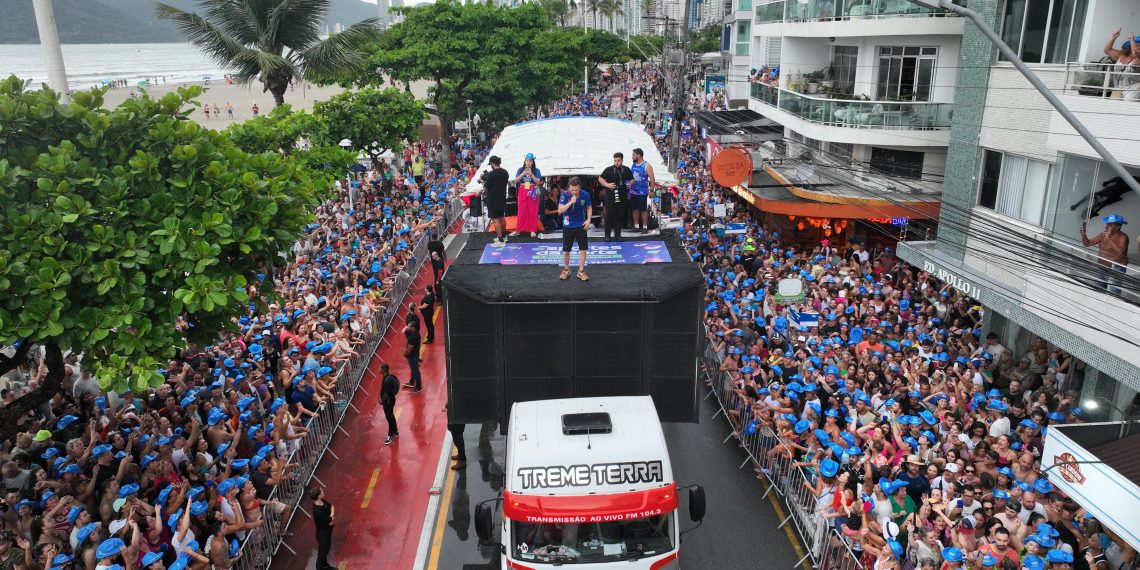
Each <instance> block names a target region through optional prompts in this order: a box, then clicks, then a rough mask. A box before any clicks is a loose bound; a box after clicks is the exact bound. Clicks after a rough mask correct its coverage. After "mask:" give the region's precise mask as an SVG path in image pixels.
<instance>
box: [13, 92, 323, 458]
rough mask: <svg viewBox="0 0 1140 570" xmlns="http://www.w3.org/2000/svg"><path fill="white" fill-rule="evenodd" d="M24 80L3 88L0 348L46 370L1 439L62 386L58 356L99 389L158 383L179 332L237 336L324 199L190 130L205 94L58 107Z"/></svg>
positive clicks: (284, 165) (295, 175) (280, 164)
mask: <svg viewBox="0 0 1140 570" xmlns="http://www.w3.org/2000/svg"><path fill="white" fill-rule="evenodd" d="M27 85H28V84H27V82H24V81H21V80H20V79H17V78H16V77H11V78H8V79H6V80H3V81H0V191H2V192H3V198H2V200H3V201H2V203H3V207H0V234H2V235H4V236H5V239H4V240H3V241H0V344H4V345H14V344H17V343H18V344H19V345H20V350H21V352H22V353H26V351H27V350H28V349H29V348H30V347H32V346H33V345H36V346H40V347H42V348H43V350H44V361H45V363H46V365H47V370H48V374H47V376H46V378H44V379H43V381H42V383H41V384H40V385H39V387H38V388H37V389H36V390H34V391H32V392H30V393H28V394H27V395H24V396H22V397H21V398H19V399H17V400H16V401H14V402H12V403H10V404H9V405H8V406H7V407H6V408H5V409H4V411H3V413H2V414H0V418H2V419H0V440H6V439H7V438H8V437H10V436H11V435H13V434H14V433H16V432H17V431H18V430H19V426H18V422H19V420H20V419H21V418H22V417H23V416H24V415H25V412H27V411H28V410H31V409H34V408H36V407H38V406H39V405H41V404H42V403H43V402H45V401H47V400H48V399H49V398H51V396H52V395H53V394H55V393H56V392H58V390H59V386H60V384H61V382H62V379H63V374H64V366H63V351H64V350H73V351H76V352H81V353H83V354H84V355H85V356H84V363H85V364H87V363H90V365H91V366H92V367H93V368H94V371H95V374H96V376H97V378H98V380H99V384H100V386H101V387H102V388H104V389H108V390H114V391H117V392H125V391H132V390H134V391H137V390H143V389H145V388H146V387H148V386H153V385H155V384H157V383H159V382H161V381H162V377H161V376H160V375H159V373H158V372H157V370H158V369H159V368H160V367H162V365H163V364H165V362H166V359H168V358H170V357H171V356H172V355H173V353H174V351H175V349H176V348H177V347H180V346H183V345H184V344H185V342H186V340H187V339H188V338H189V339H190V340H195V341H208V340H209V339H210V338H211V337H213V335H215V334H216V333H217V331H219V330H221V329H223V328H227V327H233V326H234V324H233V320H232V319H233V317H234V316H235V315H236V314H238V313H239V312H240V311H242V310H243V308H244V307H245V305H246V303H248V302H250V301H251V300H250V299H249V298H248V296H247V283H249V282H250V281H251V280H252V279H253V278H254V276H255V275H256V274H258V273H262V272H265V271H266V269H268V268H269V267H270V266H272V265H274V264H277V263H281V262H283V260H282V258H281V257H280V256H279V255H278V252H281V251H283V250H286V249H287V248H288V247H289V246H290V245H291V244H292V243H293V241H294V240H295V239H296V238H297V236H298V235H300V233H301V231H302V229H303V228H304V226H305V225H306V224H308V223H309V222H310V221H311V218H312V214H311V211H312V209H313V207H314V206H315V205H316V204H317V203H318V200H319V195H318V190H317V188H316V187H315V186H314V184H313V182H312V180H311V179H310V177H309V176H308V174H307V173H306V172H305V171H304V170H303V169H301V168H299V167H298V165H297V164H296V162H294V161H293V160H292V159H290V158H289V157H286V156H284V155H282V154H280V153H272V152H265V153H260V154H250V153H248V152H245V151H243V150H242V149H240V148H238V147H237V146H235V145H234V143H233V142H232V141H231V140H230V139H229V138H228V137H227V136H226V135H225V134H223V133H221V132H218V131H213V130H210V129H207V128H204V127H202V126H200V125H198V124H197V123H195V122H193V121H190V120H188V119H187V118H186V117H187V114H188V111H189V110H190V109H192V106H193V103H192V99H193V98H194V97H196V96H198V95H200V94H201V89H200V88H197V87H192V88H189V89H180V90H179V91H178V92H177V93H169V94H167V95H165V96H163V97H162V98H161V99H152V98H150V97H149V96H146V95H145V94H144V96H143V97H142V98H140V99H130V100H127V101H126V102H124V103H122V104H121V105H119V106H118V107H116V108H114V109H105V108H103V99H102V94H103V92H102V91H82V92H78V93H75V94H74V95H73V100H72V102H70V103H66V104H64V103H61V102H60V99H59V96H58V95H57V94H56V93H54V92H52V91H50V90H47V89H44V90H29V89H28V86H27ZM262 287H271V285H270V284H269V283H268V282H266V284H264V285H262ZM20 360H21V355H20V354H17V358H0V374H2V373H5V372H8V371H9V370H11V369H13V368H14V367H15V366H16V365H18V363H19V361H20Z"/></svg>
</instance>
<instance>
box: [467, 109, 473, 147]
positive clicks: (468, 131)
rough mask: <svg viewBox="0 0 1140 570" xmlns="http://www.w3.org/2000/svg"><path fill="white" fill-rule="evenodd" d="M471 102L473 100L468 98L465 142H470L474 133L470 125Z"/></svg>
mask: <svg viewBox="0 0 1140 570" xmlns="http://www.w3.org/2000/svg"><path fill="white" fill-rule="evenodd" d="M472 102H473V101H471V100H470V99H468V100H467V144H472V142H471V141H472V135H473V134H474V132H473V131H472V125H471V103H472Z"/></svg>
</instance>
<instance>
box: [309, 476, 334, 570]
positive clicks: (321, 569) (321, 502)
mask: <svg viewBox="0 0 1140 570" xmlns="http://www.w3.org/2000/svg"><path fill="white" fill-rule="evenodd" d="M309 497H311V498H312V499H313V526H314V527H316V530H317V570H333V569H335V568H336V566H333V565H332V564H329V560H328V557H329V550H331V549H332V531H333V524H335V523H334V522H333V517H334V516H335V515H336V509H334V508H333V506H332V503H330V502H328V501H326V500H325V490H324V489H322V488H321V487H317V488H315V489H313V490H312V491H309Z"/></svg>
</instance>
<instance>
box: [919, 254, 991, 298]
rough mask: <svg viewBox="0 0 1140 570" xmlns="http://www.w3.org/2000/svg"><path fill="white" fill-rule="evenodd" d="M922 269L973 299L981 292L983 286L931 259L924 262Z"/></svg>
mask: <svg viewBox="0 0 1140 570" xmlns="http://www.w3.org/2000/svg"><path fill="white" fill-rule="evenodd" d="M922 270H923V271H925V272H927V273H929V274H931V275H933V276H934V277H936V278H938V279H939V280H940V281H944V282H946V283H949V284H950V286H951V287H953V288H954V289H955V290H956V291H958V292H959V293H961V294H963V295H965V296H967V297H970V298H971V299H977V298H978V296H979V294H980V293H981V288H980V287H978V286H977V285H975V284H974V283H973V282H971V281H970V280H968V279H966V278H965V277H962V276H960V275H957V274H955V273H953V272H951V271H949V270H947V269H944V268H941V267H938V266H936V265H934V263H932V262H930V261H923V262H922Z"/></svg>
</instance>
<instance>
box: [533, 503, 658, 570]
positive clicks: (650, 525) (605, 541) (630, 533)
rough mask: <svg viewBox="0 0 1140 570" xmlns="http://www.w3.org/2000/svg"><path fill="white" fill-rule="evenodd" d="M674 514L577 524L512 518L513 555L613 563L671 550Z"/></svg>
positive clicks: (551, 560)
mask: <svg viewBox="0 0 1140 570" xmlns="http://www.w3.org/2000/svg"><path fill="white" fill-rule="evenodd" d="M673 524H674V518H673V513H672V512H670V513H666V514H663V515H657V516H652V517H645V518H640V519H629V520H623V521H613V522H588V523H577V524H562V523H558V524H554V523H526V522H520V521H511V536H512V545H513V546H512V550H513V551H514V552H513V554H514V558H515V559H518V560H527V561H530V562H549V563H559V564H573V563H591V564H597V563H599V562H611V561H618V560H629V559H633V558H641V557H643V556H657V555H660V554H665V553H667V552H671V551H672V550H673V548H674V544H673Z"/></svg>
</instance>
